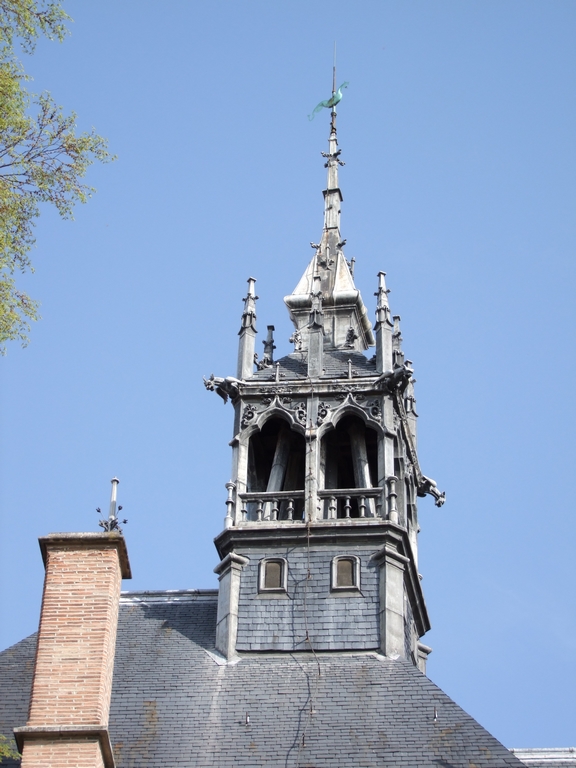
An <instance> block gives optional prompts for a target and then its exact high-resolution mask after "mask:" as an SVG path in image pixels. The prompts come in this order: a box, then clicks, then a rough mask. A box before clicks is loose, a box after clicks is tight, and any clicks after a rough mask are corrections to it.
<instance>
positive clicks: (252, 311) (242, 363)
mask: <svg viewBox="0 0 576 768" xmlns="http://www.w3.org/2000/svg"><path fill="white" fill-rule="evenodd" d="M247 282H248V293H247V294H246V297H245V298H244V299H243V301H244V312H243V313H242V322H241V325H240V330H239V331H238V335H239V336H240V340H239V343H238V366H237V373H236V375H237V377H238V378H239V379H248V378H249V377H250V376H252V374H253V373H254V345H255V341H256V334H257V330H256V300H257V298H258V296H256V294H255V292H254V284H255V283H256V278H255V277H249V278H248V281H247Z"/></svg>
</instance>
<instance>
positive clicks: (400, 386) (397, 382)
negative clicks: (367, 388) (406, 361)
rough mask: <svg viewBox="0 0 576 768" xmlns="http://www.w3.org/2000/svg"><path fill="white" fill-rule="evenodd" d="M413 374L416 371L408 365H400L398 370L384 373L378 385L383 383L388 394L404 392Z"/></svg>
mask: <svg viewBox="0 0 576 768" xmlns="http://www.w3.org/2000/svg"><path fill="white" fill-rule="evenodd" d="M413 374H414V371H413V370H412V368H410V367H409V366H408V365H400V366H398V368H394V370H393V371H387V372H386V373H383V374H382V376H381V377H380V379H379V380H378V382H377V383H380V382H381V383H382V384H383V385H384V387H385V388H386V389H387V390H388V392H391V393H392V392H394V391H396V390H400V391H401V392H403V391H404V390H405V389H406V387H407V386H408V382H409V381H410V379H411V378H412V376H413Z"/></svg>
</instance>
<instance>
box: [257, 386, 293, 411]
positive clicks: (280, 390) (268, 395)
mask: <svg viewBox="0 0 576 768" xmlns="http://www.w3.org/2000/svg"><path fill="white" fill-rule="evenodd" d="M291 392H292V387H267V388H266V389H264V388H262V389H260V390H259V393H260V395H262V397H261V399H260V402H261V403H262V405H264V406H266V407H268V406H269V405H271V404H272V403H273V402H274V400H276V399H278V402H279V403H281V404H282V405H289V404H290V403H291V402H292V395H291Z"/></svg>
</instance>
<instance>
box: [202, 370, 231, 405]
mask: <svg viewBox="0 0 576 768" xmlns="http://www.w3.org/2000/svg"><path fill="white" fill-rule="evenodd" d="M202 378H203V379H204V386H205V387H206V389H207V390H209V391H210V392H216V394H217V395H220V397H221V398H222V400H224V402H225V403H227V402H228V397H230V399H231V400H232V401H234V400H235V399H236V398H237V397H238V395H239V394H240V390H239V389H238V385H239V384H240V382H239V381H238V379H235V378H234V376H227V377H226V378H225V379H222V378H220V376H214V374H213V373H212V374H211V375H210V378H209V379H206V378H204V377H202Z"/></svg>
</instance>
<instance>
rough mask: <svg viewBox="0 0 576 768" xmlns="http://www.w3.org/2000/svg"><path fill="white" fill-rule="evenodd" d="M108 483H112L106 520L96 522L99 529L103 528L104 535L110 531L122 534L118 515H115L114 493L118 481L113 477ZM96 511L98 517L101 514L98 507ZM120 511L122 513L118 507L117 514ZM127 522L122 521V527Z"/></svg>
mask: <svg viewBox="0 0 576 768" xmlns="http://www.w3.org/2000/svg"><path fill="white" fill-rule="evenodd" d="M110 482H111V483H112V492H111V494H110V511H109V512H108V519H107V520H98V525H99V526H100V527H101V528H104V530H105V531H106V533H111V532H112V531H117V532H118V533H122V528H120V521H119V520H118V515H117V514H116V493H117V490H118V483H119V482H120V480H118V478H117V477H113V478H112V480H111V481H110ZM96 511H97V512H98V514H99V515H101V514H102V512H101V510H100V507H97V508H96ZM120 511H122V507H121V506H119V507H118V512H120ZM127 522H128V520H122V525H125V524H126V523H127Z"/></svg>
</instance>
